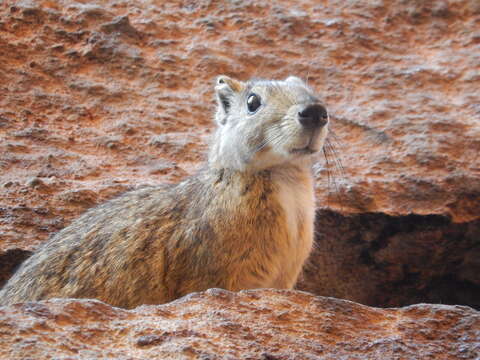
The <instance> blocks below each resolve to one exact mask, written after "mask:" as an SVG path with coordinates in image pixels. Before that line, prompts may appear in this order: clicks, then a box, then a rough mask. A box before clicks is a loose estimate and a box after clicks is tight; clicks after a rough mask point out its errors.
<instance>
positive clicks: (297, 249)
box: [0, 78, 313, 308]
mask: <svg viewBox="0 0 480 360" xmlns="http://www.w3.org/2000/svg"><path fill="white" fill-rule="evenodd" d="M227 79H228V78H227ZM241 84H243V83H241V82H239V83H235V87H237V88H239V89H240V88H242V90H243V87H242V86H241ZM269 121H271V119H269ZM259 156H260V155H259ZM262 156H263V155H262ZM290 187H295V188H297V189H298V194H300V195H301V196H297V195H298V194H297V195H296V193H293V196H290V194H289V193H288V189H289V188H290ZM286 189H287V190H286ZM285 191H287V193H285ZM282 192H283V193H282ZM303 194H305V199H307V200H305V201H306V203H305V204H304V205H302V204H301V202H298V201H297V199H296V198H298V197H300V198H301V197H302V196H303ZM302 201H303V200H302ZM305 201H304V202H305ZM292 206H296V207H297V208H296V209H292V210H291V211H293V212H294V213H292V214H290V213H289V211H290V208H291V207H292ZM303 207H305V210H304V209H303ZM312 223H313V187H312V178H311V174H310V167H309V162H308V161H305V160H302V159H300V160H297V161H295V163H284V164H279V165H276V166H269V167H268V168H266V169H262V170H258V171H248V169H247V171H245V170H244V169H241V170H239V169H235V168H233V169H232V168H228V167H225V166H218V164H217V165H216V164H215V163H211V164H208V165H207V166H206V167H205V168H204V169H203V170H202V171H200V172H199V173H198V174H197V175H195V176H194V177H190V178H188V179H186V180H185V181H183V182H181V183H179V184H177V185H174V186H161V187H150V188H143V189H140V190H136V191H132V192H128V193H126V194H124V195H122V196H120V197H118V198H116V199H113V200H111V201H109V202H106V203H104V204H102V205H99V206H97V207H95V208H93V209H91V210H89V211H87V212H86V213H85V214H83V215H82V216H80V217H79V218H78V219H77V220H75V221H74V222H73V223H72V224H71V225H70V226H68V227H66V228H65V229H63V230H61V231H60V232H59V233H57V234H56V235H55V236H54V237H53V238H52V239H51V240H50V241H49V242H47V243H46V244H45V245H44V246H43V247H41V248H40V249H39V251H38V252H37V253H35V254H34V255H33V256H32V257H31V258H29V259H27V261H25V263H24V264H23V265H22V266H21V267H20V268H19V270H18V271H17V272H16V274H14V276H13V277H12V278H11V279H10V281H9V282H8V283H7V284H6V285H5V287H4V288H3V289H2V290H1V291H0V304H3V305H6V304H12V303H16V302H23V301H30V300H41V299H48V298H52V297H74V298H97V299H100V300H102V301H105V302H107V303H110V304H112V305H115V306H120V307H125V308H132V307H135V306H138V305H140V304H159V303H164V302H168V301H171V300H174V299H176V298H178V297H181V296H183V295H186V294H188V293H191V292H194V291H202V290H205V289H208V288H212V287H218V288H224V289H228V290H233V291H236V290H241V289H250V288H261V287H276V288H291V287H292V286H293V285H294V283H295V281H296V278H297V276H298V273H299V271H300V269H301V266H302V264H303V262H304V261H305V259H306V257H307V256H308V253H309V252H310V249H311V245H312V236H313V235H312V233H313V230H312Z"/></svg>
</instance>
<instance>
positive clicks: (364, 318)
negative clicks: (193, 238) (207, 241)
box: [0, 289, 480, 360]
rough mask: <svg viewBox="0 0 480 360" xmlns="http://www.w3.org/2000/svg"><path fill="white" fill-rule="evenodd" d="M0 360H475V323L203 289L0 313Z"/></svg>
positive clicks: (422, 308)
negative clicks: (163, 300)
mask: <svg viewBox="0 0 480 360" xmlns="http://www.w3.org/2000/svg"><path fill="white" fill-rule="evenodd" d="M0 331H1V335H0V357H2V358H5V359H7V358H8V359H12V360H14V359H25V358H32V359H46V358H56V359H57V358H62V359H63V358H65V359H66V358H68V359H86V358H88V359H99V358H102V359H105V358H107V359H132V360H133V359H265V360H267V359H269V360H274V359H275V360H283V359H382V360H383V359H475V358H477V357H478V354H479V353H480V344H479V342H478V338H479V337H480V313H479V312H478V311H475V310H473V309H471V308H467V307H464V306H447V305H426V304H423V305H413V306H409V307H405V308H400V309H375V308H369V307H367V306H362V305H359V304H355V303H352V302H348V301H344V300H338V299H333V298H323V297H315V296H312V295H310V294H306V293H302V292H295V291H275V290H254V291H246V292H240V293H237V294H234V293H230V292H227V291H224V290H218V289H212V290H209V291H207V292H206V293H201V294H193V295H190V296H188V297H186V298H183V299H181V300H179V301H175V302H172V303H170V304H166V305H161V306H142V307H139V308H137V309H135V310H129V311H127V310H122V309H118V308H113V307H111V306H109V305H106V304H104V303H101V302H99V301H95V300H69V299H57V300H50V301H47V302H40V303H26V304H18V305H15V306H12V307H8V308H0Z"/></svg>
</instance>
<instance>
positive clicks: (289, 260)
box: [273, 172, 315, 288]
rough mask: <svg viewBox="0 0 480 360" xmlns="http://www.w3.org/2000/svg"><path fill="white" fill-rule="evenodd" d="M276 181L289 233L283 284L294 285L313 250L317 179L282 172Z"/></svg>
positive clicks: (281, 277)
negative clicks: (314, 183)
mask: <svg viewBox="0 0 480 360" xmlns="http://www.w3.org/2000/svg"><path fill="white" fill-rule="evenodd" d="M273 180H274V184H275V186H276V187H277V189H278V190H277V194H276V197H277V199H278V203H279V204H280V206H281V207H282V209H283V213H284V214H285V220H286V228H287V234H288V237H287V239H286V241H285V247H284V249H283V251H285V262H284V264H283V265H284V267H283V269H282V272H281V276H280V283H281V285H283V286H285V285H286V287H287V288H291V287H293V285H294V284H295V281H296V279H297V277H298V274H299V273H300V271H301V268H302V265H303V263H304V262H305V260H306V258H307V257H308V255H309V254H310V251H311V249H312V244H313V222H314V215H315V199H314V190H313V181H312V177H311V176H310V174H309V173H306V172H305V173H301V172H299V173H297V174H295V175H292V174H288V173H287V174H279V175H277V176H275V177H274V179H273ZM279 285H280V284H279Z"/></svg>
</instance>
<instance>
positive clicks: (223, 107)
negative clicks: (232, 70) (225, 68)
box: [215, 75, 245, 125]
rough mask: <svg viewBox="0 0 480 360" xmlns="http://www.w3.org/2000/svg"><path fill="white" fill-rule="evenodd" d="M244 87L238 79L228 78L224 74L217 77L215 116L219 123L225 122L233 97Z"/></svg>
mask: <svg viewBox="0 0 480 360" xmlns="http://www.w3.org/2000/svg"><path fill="white" fill-rule="evenodd" d="M244 89H245V84H244V83H243V82H241V81H239V80H235V79H232V78H229V77H228V76H225V75H221V76H219V77H218V78H217V83H216V86H215V93H216V95H217V102H218V108H217V114H216V116H215V117H216V120H217V122H218V123H219V124H221V125H223V124H225V123H226V121H227V115H228V112H229V111H230V108H231V105H232V101H233V98H234V97H235V95H236V94H238V93H241V92H242V91H243V90H244Z"/></svg>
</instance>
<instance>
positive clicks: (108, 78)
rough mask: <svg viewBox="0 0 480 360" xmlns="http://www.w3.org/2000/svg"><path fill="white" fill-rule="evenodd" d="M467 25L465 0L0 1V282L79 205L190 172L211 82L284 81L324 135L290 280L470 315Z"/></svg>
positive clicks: (473, 96) (474, 97)
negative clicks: (312, 93)
mask: <svg viewBox="0 0 480 360" xmlns="http://www.w3.org/2000/svg"><path fill="white" fill-rule="evenodd" d="M479 24H480V5H479V2H478V1H477V0H470V1H468V0H456V1H454V0H452V1H445V0H437V1H403V0H395V1H386V0H384V1H381V0H378V1H344V0H333V1H328V2H320V3H319V2H318V1H314V0H303V1H299V2H297V1H275V2H259V1H253V0H252V1H249V0H246V1H235V0H232V1H208V0H200V1H188V0H187V1H169V2H155V1H142V2H138V1H133V0H120V1H114V0H111V1H108V0H105V1H101V0H99V1H88V2H87V1H78V2H76V1H73V0H63V1H62V0H59V1H51V0H39V1H12V0H6V1H3V2H1V4H0V139H1V141H0V199H1V200H0V264H1V266H0V272H2V274H1V276H0V280H1V279H6V278H7V277H8V276H9V275H10V273H11V271H12V269H13V267H14V266H15V265H16V264H17V263H18V262H20V261H21V260H22V259H23V258H25V257H26V256H27V255H28V252H29V251H31V250H34V249H35V248H36V247H38V245H40V244H41V243H42V241H44V240H45V239H46V238H47V237H48V235H49V234H51V233H53V232H55V231H58V230H59V229H61V228H62V227H64V226H66V225H68V223H69V222H70V221H71V219H72V218H74V217H76V216H78V215H79V214H80V213H81V212H83V211H84V210H85V209H87V208H88V207H91V206H93V205H95V204H97V203H99V202H101V201H103V200H104V199H106V198H109V197H112V196H114V195H115V194H117V193H119V192H122V191H125V190H127V189H130V188H133V187H136V186H141V185H144V184H154V183H161V182H166V181H167V182H169V181H178V180H179V179H181V178H182V177H184V176H186V175H188V174H193V173H194V172H195V169H196V168H197V167H198V164H199V163H200V162H201V161H202V160H203V159H204V155H203V153H204V150H205V149H206V146H207V142H208V136H209V134H210V132H211V129H212V126H213V125H212V121H211V114H212V111H213V108H214V102H213V94H212V82H213V78H214V77H215V76H216V75H217V74H220V73H226V74H229V75H231V76H237V77H240V78H242V79H246V78H249V77H252V76H260V77H266V78H276V77H285V76H287V75H289V74H296V75H299V76H301V77H303V78H305V79H307V80H308V82H309V83H310V84H311V85H312V86H313V87H314V88H316V89H317V90H318V92H319V93H320V94H321V95H322V96H323V98H324V100H325V102H326V104H327V105H328V109H329V111H330V114H331V118H332V129H333V131H334V133H335V134H336V137H331V139H330V142H331V143H332V145H335V147H336V154H334V153H333V152H332V150H329V151H328V154H329V155H330V156H329V164H327V163H326V162H325V161H324V160H323V159H321V158H320V157H319V164H318V166H317V167H316V170H317V195H318V206H319V207H321V208H325V209H328V210H325V211H326V212H319V219H318V226H317V233H318V239H317V240H318V242H317V249H316V253H315V256H314V257H313V258H312V263H313V264H314V267H313V268H312V267H310V268H309V271H308V272H307V274H306V276H305V277H304V278H305V281H306V282H304V283H303V285H302V288H304V289H307V290H310V291H316V292H317V293H320V294H323V295H336V296H344V297H346V298H349V299H351V300H355V301H362V302H365V303H367V304H375V305H402V304H409V303H412V302H416V301H418V300H419V299H425V300H434V301H446V302H453V303H462V304H471V305H475V306H477V305H478V303H479V302H480V300H479V297H480V295H479V294H480V291H479V290H480V271H479V269H480V264H479V262H480V241H479V236H478V232H479V222H478V221H479V218H480V200H479V198H480V160H479V156H478V154H479V153H480V125H479V123H480V92H479V91H478V88H479V83H480V30H479V29H480V26H479ZM336 160H337V161H338V160H341V162H342V164H343V171H342V170H341V169H342V168H341V167H340V166H339V165H338V163H337V161H336ZM328 174H330V176H328ZM329 179H330V181H328V180H329ZM330 211H333V213H331V212H330ZM325 214H326V215H325ZM324 215H325V217H324V218H323V216H324ZM412 216H413V217H412ZM412 219H413V220H412ZM417 223H418V224H417ZM377 224H378V226H377ZM401 226H406V228H407V229H403V228H401ZM345 229H347V230H348V231H347V233H346V234H345V233H342V231H343V230H345ZM365 231H366V232H365ZM367 280H368V282H367ZM359 284H361V288H362V289H359V288H358V287H359ZM439 289H444V290H439ZM451 289H455V290H453V291H451ZM386 291H389V293H386ZM449 293H450V294H449ZM452 293H455V295H453V294H452ZM438 294H439V295H438ZM437 295H438V296H437ZM395 296H397V298H394V297H395Z"/></svg>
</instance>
